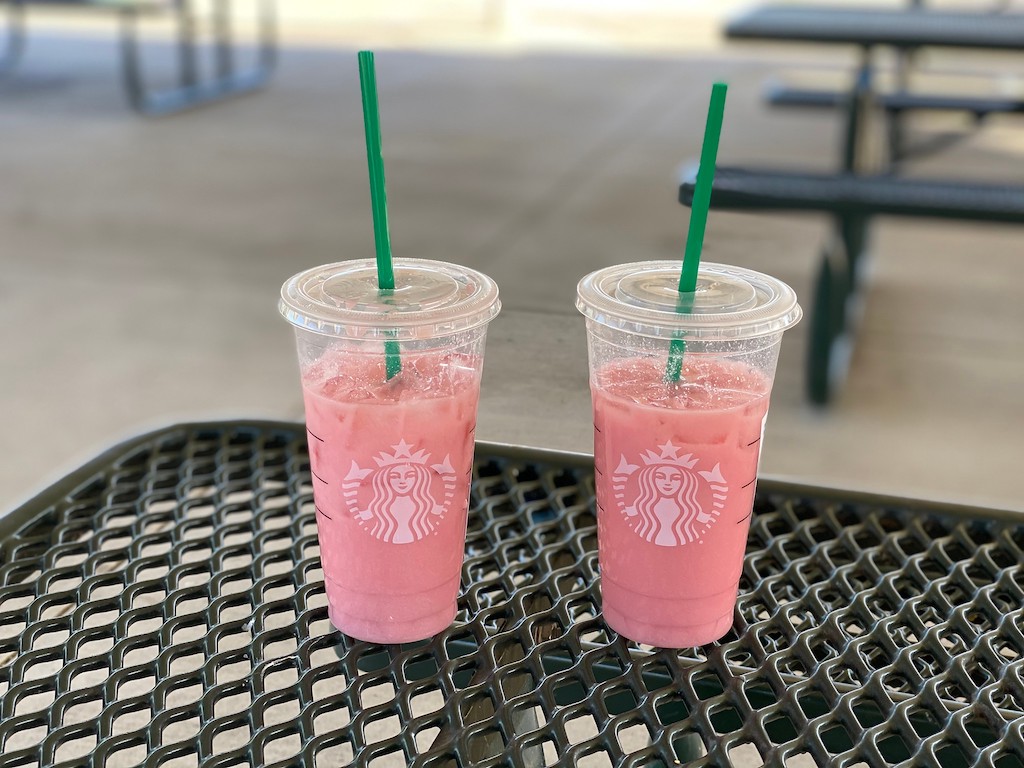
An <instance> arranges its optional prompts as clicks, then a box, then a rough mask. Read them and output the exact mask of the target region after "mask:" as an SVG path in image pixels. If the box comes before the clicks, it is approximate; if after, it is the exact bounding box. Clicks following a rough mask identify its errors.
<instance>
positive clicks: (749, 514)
mask: <svg viewBox="0 0 1024 768" xmlns="http://www.w3.org/2000/svg"><path fill="white" fill-rule="evenodd" d="M752 514H754V510H753V509H751V510H750V511H749V512H747V514H746V516H744V517H743V518H741V519H740V520H737V521H736V525H739V524H740V523H742V522H743V521H744V520H748V519H749V518H750V516H751V515H752Z"/></svg>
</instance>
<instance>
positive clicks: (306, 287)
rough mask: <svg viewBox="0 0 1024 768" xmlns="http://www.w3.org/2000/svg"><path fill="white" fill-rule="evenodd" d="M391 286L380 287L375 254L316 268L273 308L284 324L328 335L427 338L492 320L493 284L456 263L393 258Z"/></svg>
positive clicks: (284, 290) (287, 288) (284, 291)
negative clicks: (371, 256)
mask: <svg viewBox="0 0 1024 768" xmlns="http://www.w3.org/2000/svg"><path fill="white" fill-rule="evenodd" d="M395 286H396V287H395V289H394V290H393V291H381V290H379V289H378V288H377V264H376V262H375V261H373V260H372V259H361V260H358V261H342V262H339V263H337V264H326V265H324V266H321V267H314V268H313V269H308V270H306V271H305V272H300V273H299V274H297V275H295V276H294V277H292V278H291V279H290V280H288V282H286V283H285V284H284V285H283V286H282V287H281V301H280V302H279V304H278V308H279V309H280V310H281V314H282V315H284V317H285V319H286V320H288V322H290V323H292V324H293V325H296V326H298V327H300V328H305V329H306V330H308V331H312V332H314V333H322V334H324V335H326V336H344V337H349V338H371V337H377V336H384V335H386V336H387V338H390V339H397V340H399V341H401V340H404V339H429V338H436V337H438V336H446V335H448V334H451V333H459V332H461V331H468V330H470V329H472V328H476V327H478V326H480V325H484V324H485V323H488V322H490V321H491V320H492V319H493V318H494V316H495V315H497V314H498V310H499V309H501V302H499V301H498V286H497V285H496V284H495V282H494V281H493V280H491V278H489V277H487V275H483V274H481V273H479V272H477V271H476V270H473V269H468V268H466V267H462V266H459V265H457V264H448V263H446V262H443V261H428V260H426V259H395Z"/></svg>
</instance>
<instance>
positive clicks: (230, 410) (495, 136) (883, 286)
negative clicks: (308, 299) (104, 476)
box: [0, 0, 1024, 511]
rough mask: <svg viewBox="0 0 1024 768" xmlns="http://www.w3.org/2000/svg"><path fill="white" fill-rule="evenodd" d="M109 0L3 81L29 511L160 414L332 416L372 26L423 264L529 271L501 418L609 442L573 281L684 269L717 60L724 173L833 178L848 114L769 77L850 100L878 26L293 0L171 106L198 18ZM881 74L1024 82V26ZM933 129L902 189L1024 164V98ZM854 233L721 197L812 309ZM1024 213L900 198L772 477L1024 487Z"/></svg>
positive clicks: (796, 410) (4, 501)
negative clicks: (330, 391)
mask: <svg viewBox="0 0 1024 768" xmlns="http://www.w3.org/2000/svg"><path fill="white" fill-rule="evenodd" d="M93 5H98V6H99V7H88V8H68V7H62V6H60V5H56V6H54V7H47V8H40V7H38V6H35V5H30V6H28V8H27V10H26V13H25V18H24V24H25V29H26V45H25V47H24V50H22V51H21V55H20V57H19V59H18V61H17V63H16V66H12V67H10V68H9V70H8V71H7V72H6V73H5V74H4V75H2V76H0V140H2V145H0V179H2V185H0V243H2V248H3V251H2V257H0V258H2V264H3V269H2V271H0V350H2V353H3V355H2V358H0V359H2V369H3V371H4V375H3V376H0V412H2V413H3V416H4V418H3V427H4V428H3V429H2V430H0V455H2V456H3V457H4V461H3V462H2V463H0V511H3V510H7V509H10V508H12V507H13V506H15V505H16V504H17V503H18V502H19V501H22V500H24V499H25V498H27V497H28V496H29V495H30V494H31V493H32V492H34V491H36V490H39V489H41V488H42V487H44V486H45V485H47V484H48V483H50V482H52V481H53V480H54V479H56V478H58V477H60V476H61V475H63V474H65V473H66V472H67V471H69V470H71V469H72V468H74V467H76V466H78V465H79V464H81V463H82V462H83V461H85V460H86V459H88V458H90V457H91V456H93V455H95V454H96V453H97V452H99V451H100V450H102V449H103V448H104V447H106V446H109V445H110V444H112V443H113V442H115V441H117V440H120V439H124V438H126V437H129V436H131V435H134V434H138V433H140V432H142V431H144V430H147V429H150V428H154V427H158V426H164V425H167V424H170V423H173V422H179V421H193V420H201V419H209V418H218V419H219V418H227V417H254V416H257V417H267V418H281V419H292V420H297V419H300V418H301V417H302V406H301V398H300V393H299V386H298V376H297V370H296V365H295V361H294V352H293V348H292V340H291V333H290V330H289V328H288V326H287V325H286V323H285V322H284V321H283V320H281V319H280V317H279V315H278V312H277V309H276V300H277V295H278V292H279V289H280V285H281V283H282V282H283V281H284V280H285V279H286V278H288V277H289V276H290V275H292V274H293V273H295V272H298V271H300V270H302V269H304V268H307V267H310V266H313V265H316V264H320V263H325V262H330V261H336V260H342V259H348V258H362V257H367V256H369V255H371V254H372V253H373V229H372V224H371V218H370V204H369V194H368V188H367V178H366V176H367V172H366V158H365V150H364V146H363V132H362V131H363V129H362V119H361V112H360V99H359V83H358V72H357V67H356V57H355V51H356V50H357V49H359V48H366V47H372V48H374V49H375V50H376V51H377V69H378V85H379V90H380V103H381V111H382V121H383V143H384V156H385V160H386V164H387V173H388V196H389V203H390V214H391V222H392V229H393V241H394V248H395V253H396V255H398V256H415V257H421V258H434V259H445V260H452V261H458V262H461V263H464V264H467V265H469V266H472V267H475V268H478V269H481V270H483V271H485V272H487V273H488V274H490V275H491V276H493V277H494V278H495V279H496V280H497V281H498V283H499V285H500V287H501V290H502V296H503V302H504V307H505V308H504V312H503V313H502V315H501V316H500V317H499V318H498V320H497V321H496V322H495V323H494V324H493V325H492V326H491V333H490V341H489V346H488V359H487V370H486V374H485V382H484V395H483V400H482V403H481V414H480V427H479V431H478V435H479V437H480V438H481V439H483V440H492V441H500V442H509V443H522V444H527V445H532V446H542V447H548V448H556V449H564V450H572V451H583V452H588V451H590V449H591V424H590V415H589V408H590V406H589V394H588V390H587V371H586V352H585V336H584V327H583V320H582V318H581V317H580V316H579V315H578V313H577V312H576V310H575V309H574V306H573V301H574V298H575V284H576V282H577V280H578V279H579V278H580V277H582V276H583V275H584V274H586V273H588V272H590V271H592V270H594V269H598V268H600V267H603V266H607V265H610V264H614V263H619V262H623V261H633V260H644V259H663V258H681V254H682V249H683V244H684V240H685V232H686V226H687V221H688V216H689V210H688V209H687V208H685V207H684V206H682V205H680V204H679V202H678V184H679V178H680V169H681V168H683V167H685V166H686V165H687V164H689V163H692V161H693V160H694V158H696V156H697V155H698V153H699V149H700V139H701V134H702V132H703V128H704V114H705V111H706V107H707V98H708V94H709V90H710V85H711V83H712V82H713V81H714V80H716V79H724V80H727V81H728V82H729V83H730V92H729V99H728V104H727V109H726V119H725V128H724V133H723V137H722V142H721V149H720V152H719V161H720V163H721V164H724V165H730V166H749V167H772V168H782V169H794V170H799V169H804V170H812V171H818V172H823V173H824V172H833V171H837V170H838V169H839V168H840V167H841V165H842V160H841V158H842V154H843V145H844V113H843V110H842V109H838V108H832V109H829V108H815V109H794V108H789V109H784V108H773V107H771V106H769V105H768V104H767V103H766V101H765V98H764V89H765V87H766V84H769V83H770V82H771V81H772V80H776V81H784V82H787V83H790V84H798V85H800V86H801V87H804V88H811V89H817V90H826V91H828V90H835V91H840V92H842V91H846V90H848V89H849V88H850V85H851V83H852V82H853V79H854V75H855V72H856V68H857V66H858V64H859V62H860V61H861V57H860V51H859V49H858V47H857V46H855V45H847V44H841V45H830V44H822V45H815V44H791V43H786V42H781V41H775V42H772V41H760V42H758V41H751V40H745V41H739V40H728V39H726V37H725V36H724V35H723V29H724V27H725V25H726V24H727V23H728V21H729V19H730V18H735V17H736V14H739V13H741V12H742V11H743V9H745V8H747V7H749V6H750V5H751V3H749V2H734V0H717V1H712V0H707V2H702V1H698V0H689V1H687V0H676V2H670V1H669V0H634V1H631V2H627V1H626V0H621V1H616V2H603V3H594V2H584V1H583V0H544V1H542V0H447V1H445V2H430V3H423V2H414V0H377V1H376V2H349V3H327V2H324V1H323V0H285V1H284V2H281V3H279V4H278V8H277V25H276V40H277V59H276V68H275V70H274V71H273V74H272V75H271V76H270V78H269V81H268V82H267V83H266V87H265V88H263V89H261V90H259V91H257V92H255V93H252V94H249V95H244V96H239V97H238V98H233V99H229V100H223V101H216V102H215V103H210V104H207V105H205V106H203V107H201V108H198V109H189V110H184V111H175V110H174V109H173V108H174V107H175V101H174V99H173V98H168V99H163V98H162V97H159V98H154V99H152V100H147V99H146V98H143V96H144V95H145V94H143V92H142V91H140V90H139V89H140V88H142V87H144V88H146V89H149V88H153V89H157V90H159V89H163V88H166V87H174V85H175V84H176V83H177V82H178V78H179V74H178V70H177V69H176V68H175V67H176V63H175V59H174V56H175V55H176V53H177V51H178V49H177V47H176V43H175V40H176V37H175V36H176V35H177V34H178V32H177V27H176V26H175V22H174V17H173V14H170V13H167V8H165V7H163V6H162V4H160V3H159V2H154V3H147V5H153V6H154V7H153V8H147V9H146V10H147V11H150V10H151V11H152V13H148V12H147V13H145V14H143V15H140V17H139V18H138V19H135V20H134V21H130V20H125V19H121V18H119V16H118V12H119V11H121V10H123V8H124V6H126V5H131V0H116V1H115V0H105V1H104V2H98V3H94V4H90V6H93ZM809 5H814V3H809ZM819 5H820V4H819ZM828 5H829V6H836V5H840V6H841V5H852V4H846V3H842V2H837V0H829V2H828ZM856 5H858V6H863V5H864V3H862V2H861V3H857V4H856ZM906 5H907V4H905V3H898V2H881V3H878V4H877V6H878V8H879V9H882V10H892V9H902V8H905V7H906ZM112 6H113V7H112ZM927 6H928V8H929V9H936V10H944V9H948V8H950V7H956V8H959V9H966V10H969V11H971V12H975V13H978V14H990V13H993V12H995V13H1007V14H1011V13H1014V12H1024V9H1022V8H1021V7H1020V6H1019V5H1015V4H1014V3H1002V4H998V5H997V4H994V3H982V2H975V3H971V2H969V0H960V1H959V2H958V3H957V4H956V5H955V6H951V5H950V4H948V3H943V2H935V3H931V2H930V3H928V4H927ZM0 8H3V6H2V5H0ZM258 10H259V5H258V4H257V3H256V2H249V3H246V2H242V1H241V0H238V2H235V3H233V8H232V17H231V20H230V21H231V27H232V29H233V30H234V35H235V37H234V40H236V41H238V42H239V43H240V46H239V47H238V49H237V50H235V49H232V50H235V57H234V59H233V66H234V67H235V68H236V69H237V70H238V71H240V72H246V71H248V70H250V69H251V68H255V67H259V66H260V65H261V62H262V63H263V64H266V63H267V61H269V60H261V59H260V54H259V51H258V50H257V49H256V48H255V47H254V45H252V44H250V43H249V42H247V41H251V40H253V39H254V38H255V37H256V36H257V35H258V34H259V33H260V31H261V27H260V25H259V24H258V23H257V22H256V21H255V20H256V19H257V18H258ZM214 11H215V8H214V7H213V6H211V5H209V4H207V5H205V6H204V5H202V4H200V5H198V6H197V8H196V13H195V27H194V34H195V37H196V40H197V42H198V44H199V49H198V56H197V60H196V78H197V81H200V80H202V79H204V78H210V77H216V76H217V74H218V72H220V71H221V70H219V69H218V68H219V67H222V66H223V65H224V59H223V48H222V49H220V50H221V52H220V53H218V49H217V46H215V45H213V44H211V43H210V41H211V40H212V39H214V38H215V37H216V35H217V34H218V30H219V29H220V30H222V26H221V27H218V25H219V24H220V25H223V24H224V23H225V20H224V19H219V20H218V18H217V14H216V13H215V12H214ZM15 24H17V18H15ZM129 29H131V30H134V32H132V34H135V33H137V34H138V35H139V36H140V37H139V39H138V49H137V51H136V53H137V54H138V56H137V59H136V60H135V62H134V63H135V65H136V66H137V69H136V70H135V71H134V72H132V71H130V70H128V69H127V68H126V63H125V61H126V60H125V59H124V58H122V57H123V56H125V55H126V53H125V51H126V50H128V49H127V48H124V47H122V46H124V45H126V43H125V40H124V39H123V38H122V34H126V33H127V30H129ZM218 56H221V58H218ZM873 63H874V64H875V70H874V72H873V74H874V77H875V81H874V82H875V84H877V88H878V90H879V91H880V92H891V91H892V90H893V89H894V88H896V89H898V88H907V87H909V88H913V89H915V90H918V91H920V92H926V93H941V94H946V95H952V96H958V95H959V96H960V97H965V98H982V97H983V98H987V99H996V100H1003V101H1006V102H1008V103H1013V102H1015V101H1020V100H1022V99H1024V44H1022V47H1019V48H1018V49H1017V50H1016V51H1013V50H1009V51H1006V50H1004V51H994V50H989V51H985V50H974V49H966V48H965V49H948V48H934V49H933V48H922V49H920V50H918V51H917V52H916V53H915V55H914V59H913V62H912V63H913V68H912V70H911V71H909V72H908V70H907V69H906V66H905V65H906V62H905V61H901V59H900V58H899V57H898V56H896V55H895V54H894V53H893V52H892V51H891V50H886V49H880V50H879V51H878V52H877V54H876V55H875V58H874V60H873ZM133 77H134V78H135V80H134V81H133ZM143 78H144V81H143ZM142 82H144V83H145V85H144V86H142V85H140V83H142ZM126 85H127V93H128V94H129V95H131V94H132V93H133V91H132V89H133V88H135V91H134V93H135V97H136V98H135V107H136V108H140V109H143V110H144V111H146V110H148V111H152V112H165V111H166V112H170V113H169V114H163V115H160V116H155V115H151V116H147V115H143V114H139V112H138V111H137V109H133V108H132V104H131V103H130V101H129V100H128V99H126ZM242 86H244V83H241V84H240V86H239V87H242ZM145 93H149V91H146V92H145ZM140 94H143V96H140ZM197 94H198V95H203V94H199V91H198V90H195V89H194V92H189V93H188V94H186V96H188V95H193V96H195V95H197ZM178 95H179V96H180V95H181V94H178ZM217 95H219V94H218V93H216V88H214V89H213V91H211V92H207V93H205V95H204V97H206V96H217ZM862 116H863V117H865V121H864V126H863V129H862V138H863V139H864V141H865V144H866V146H868V149H866V150H865V153H866V154H865V156H864V157H865V158H866V159H864V160H863V163H862V165H863V167H858V168H857V169H856V170H858V171H861V170H871V169H870V168H868V166H871V165H874V166H876V170H877V169H881V170H882V171H883V172H885V171H886V168H887V166H886V163H885V161H884V159H882V160H874V159H872V158H874V157H875V155H874V154H873V153H876V152H879V153H882V154H884V146H885V142H886V140H887V133H886V131H887V128H888V126H887V124H886V121H885V120H884V115H883V114H882V113H881V111H880V110H874V111H871V110H870V109H869V110H868V111H867V112H866V113H865V115H862ZM903 128H904V129H905V131H906V132H907V133H908V135H911V136H912V137H914V138H921V139H922V140H938V141H939V142H940V143H941V144H942V145H943V148H942V149H941V151H936V152H931V153H928V154H927V155H925V156H923V157H921V158H919V159H916V160H913V161H910V162H907V163H905V164H902V165H901V166H900V169H899V175H900V177H901V178H910V179H953V180H956V179H964V180H972V181H974V182H978V183H986V184H999V185H1004V187H1001V188H1005V187H1006V186H1008V185H1012V184H1024V116H1022V115H1021V113H1020V110H1017V113H1016V114H1013V113H1012V112H1011V113H1008V114H1000V113H998V112H996V113H993V114H988V115H987V116H986V117H985V119H984V121H983V122H982V123H981V124H980V125H979V124H978V121H977V120H976V119H975V115H974V114H973V113H971V112H970V111H969V110H968V111H965V110H956V109H950V110H933V109H929V110H920V111H912V112H908V113H907V114H906V115H905V120H904V121H903ZM947 139H948V141H947ZM879 156H881V155H879ZM859 165H860V164H859ZM1004 218H1005V217H1004ZM834 231H835V223H834V220H833V219H832V218H831V217H830V216H827V215H821V214H816V213H806V212H804V213H799V212H798V213H782V212H776V213H764V212H762V213H753V214H752V213H748V212H738V211H732V210H724V209H723V210H712V213H711V217H710V223H709V230H708V236H707V240H706V245H705V257H704V258H705V259H706V260H714V261H722V262H729V263H734V264H738V265H741V266H745V267H750V268H754V269H758V270H762V271H765V272H769V273H771V274H773V275H775V276H777V277H779V278H781V279H783V280H785V281H786V282H788V283H790V284H791V285H792V286H793V287H794V288H795V289H796V290H797V292H798V294H799V295H800V297H801V302H802V304H803V305H804V308H805V310H808V311H810V310H811V309H812V308H813V305H814V303H815V297H816V295H817V294H816V285H817V282H818V276H819V274H820V265H821V259H822V253H823V248H825V247H826V246H827V245H828V243H829V242H830V241H831V240H832V239H833V233H834ZM1021 234H1022V230H1021V228H1020V227H1019V226H1014V225H1013V222H1011V223H1009V224H1007V223H998V224H991V223H986V222H983V221H974V222H964V221H958V220H952V219H949V220H946V219H943V218H934V217H933V218H920V217H914V218H890V217H880V218H877V219H873V220H872V221H871V223H870V228H869V240H868V243H867V245H865V247H864V251H865V256H866V258H865V259H864V260H863V263H864V266H865V269H864V270H863V271H862V273H861V279H862V283H863V289H862V291H861V292H860V293H859V294H858V295H857V296H856V297H855V300H854V301H851V313H850V314H851V317H852V315H854V314H859V315H860V317H861V320H860V323H859V326H858V330H857V333H856V337H855V343H854V344H853V345H852V346H849V347H848V349H849V350H850V359H849V371H848V374H847V375H846V376H845V380H844V381H842V382H841V384H839V385H837V386H836V387H835V390H834V393H833V395H832V397H831V401H830V403H829V404H828V406H827V407H820V406H813V405H811V404H809V403H808V399H807V395H806V391H805V390H806V387H805V378H806V374H805V370H806V366H807V365H808V359H807V358H808V345H809V334H810V332H811V331H810V328H811V323H810V322H809V321H808V320H807V319H805V321H804V322H803V323H802V324H801V325H800V326H798V327H797V328H796V329H794V330H793V331H790V332H789V334H788V335H787V337H786V339H785V341H784V345H783V351H782V356H781V359H780V362H779V373H778V377H777V380H776V389H775V394H774V397H773V404H772V415H771V419H770V424H769V427H768V437H767V439H766V444H765V449H764V455H763V461H762V474H764V475H775V476H783V477H787V478H791V479H798V480H801V481H806V482H808V483H813V484H820V485H829V486H838V487H842V488H853V489H860V490H871V491H882V492H891V493H896V494H900V495H911V496H918V497H923V498H928V499H942V500H946V501H966V502H971V503H978V504H985V505H991V506H996V507H1004V508H1012V509H1017V510H1024V496H1022V495H1021V493H1020V490H1019V481H1018V478H1017V476H1016V472H1018V471H1019V467H1020V465H1021V461H1022V459H1024V451H1022V449H1021V445H1020V438H1019V435H1018V432H1019V431H1020V428H1021V425H1022V424H1024V395H1022V392H1024V333H1022V331H1024V302H1021V300H1020V287H1019V285H1018V282H1019V281H1018V280H1017V277H1018V276H1019V274H1020V267H1021V263H1020V256H1021V248H1020V245H1019V244H1020V242H1021V240H1020V237H1021ZM846 348H847V347H844V349H846ZM838 357H840V358H841V357H842V351H840V353H839V354H838ZM840 362H842V361H841V360H840Z"/></svg>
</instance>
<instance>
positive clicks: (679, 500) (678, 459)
mask: <svg viewBox="0 0 1024 768" xmlns="http://www.w3.org/2000/svg"><path fill="white" fill-rule="evenodd" d="M658 448H659V449H660V450H661V453H660V454H658V453H655V452H654V451H650V450H648V451H646V452H644V453H643V454H642V455H641V456H640V461H641V462H642V466H641V465H640V464H630V463H629V461H627V460H626V457H625V456H624V455H623V456H622V459H621V460H620V461H619V466H618V467H617V468H616V469H615V472H614V473H613V474H612V489H613V491H614V497H615V505H616V506H617V507H618V509H619V511H620V512H621V513H622V514H623V516H624V517H625V519H626V524H627V525H628V526H629V527H630V528H632V529H633V531H634V532H635V533H636V534H637V535H638V536H640V537H641V538H642V539H643V540H644V541H649V542H651V543H653V544H657V545H658V546H661V547H678V546H683V545H684V544H690V543H692V542H694V541H696V542H701V541H702V540H703V538H704V534H705V533H707V532H708V531H709V530H710V529H711V527H712V526H713V525H714V524H715V523H716V522H717V521H718V516H719V515H720V514H721V513H722V509H723V508H724V507H725V500H726V496H727V494H728V492H729V485H728V484H727V483H726V481H725V478H724V477H723V476H722V470H721V467H720V465H719V464H715V467H714V469H712V470H711V471H701V470H699V469H696V467H697V464H698V461H699V460H698V459H695V458H694V457H693V454H692V453H688V454H686V455H685V456H680V455H679V447H678V446H675V445H673V444H672V442H671V441H669V442H667V443H665V444H664V445H659V446H658Z"/></svg>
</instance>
